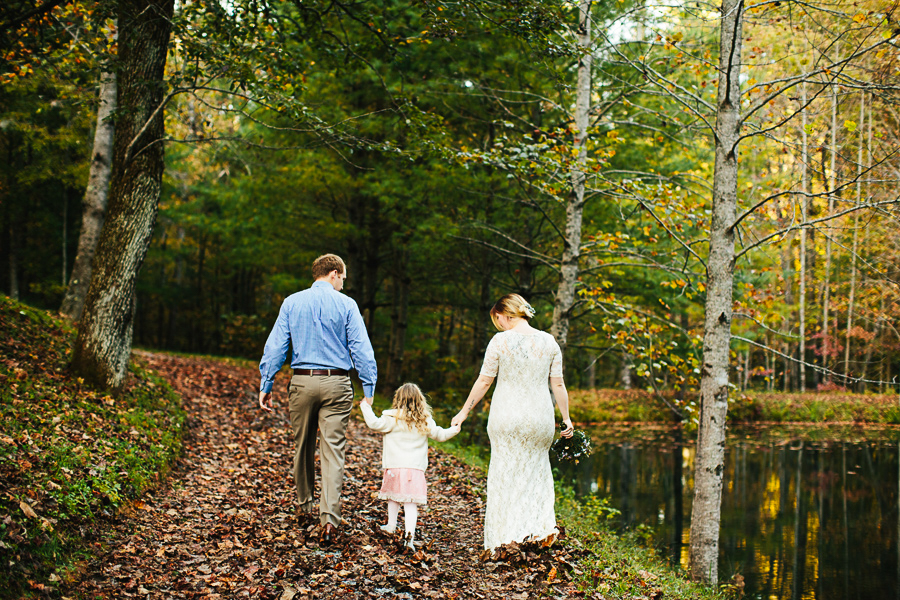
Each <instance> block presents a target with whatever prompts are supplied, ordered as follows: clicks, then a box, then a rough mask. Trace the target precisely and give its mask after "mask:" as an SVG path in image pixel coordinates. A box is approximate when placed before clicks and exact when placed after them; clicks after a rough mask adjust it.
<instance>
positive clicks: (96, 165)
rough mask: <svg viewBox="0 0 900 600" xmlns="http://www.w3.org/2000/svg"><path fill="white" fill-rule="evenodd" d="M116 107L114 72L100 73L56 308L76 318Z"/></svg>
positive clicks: (99, 215)
mask: <svg viewBox="0 0 900 600" xmlns="http://www.w3.org/2000/svg"><path fill="white" fill-rule="evenodd" d="M115 110H116V74H115V73H114V72H110V73H102V74H101V75H100V106H99V108H98V109H97V128H96V130H95V131H94V147H93V150H92V152H91V168H90V174H89V175H88V185H87V189H86V190H85V192H84V198H83V199H82V212H81V233H79V234H78V251H77V252H76V254H75V264H74V265H73V266H72V275H71V276H70V277H69V287H68V288H67V289H66V296H65V298H63V302H62V306H61V307H60V309H59V312H60V313H62V314H63V315H65V316H66V317H68V318H70V319H72V320H75V321H77V320H78V319H80V318H81V311H82V309H83V308H84V297H85V295H86V294H87V291H88V286H89V285H90V283H91V268H92V265H93V262H94V252H95V251H96V250H97V242H98V241H99V239H100V231H101V230H102V229H103V220H104V219H105V217H106V204H107V199H108V197H109V195H108V192H109V178H110V174H111V173H112V152H113V137H114V132H115V126H114V125H113V120H112V114H113V112H114V111H115Z"/></svg>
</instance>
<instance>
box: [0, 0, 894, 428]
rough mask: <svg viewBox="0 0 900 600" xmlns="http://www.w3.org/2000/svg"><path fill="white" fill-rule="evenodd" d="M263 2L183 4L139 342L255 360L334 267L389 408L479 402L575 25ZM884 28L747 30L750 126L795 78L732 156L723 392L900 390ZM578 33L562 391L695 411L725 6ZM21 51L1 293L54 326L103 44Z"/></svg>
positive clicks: (571, 12)
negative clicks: (480, 378) (645, 395)
mask: <svg viewBox="0 0 900 600" xmlns="http://www.w3.org/2000/svg"><path fill="white" fill-rule="evenodd" d="M57 4H59V3H57ZM254 6H257V5H256V4H254V3H242V2H236V3H233V4H231V3H225V4H222V5H215V6H213V7H212V8H210V7H209V6H199V5H197V4H196V3H192V2H183V3H179V4H178V6H177V7H176V11H175V12H176V22H175V23H174V26H173V27H174V29H173V37H172V40H171V42H170V48H169V54H168V59H167V67H166V77H167V82H166V85H167V90H168V93H169V96H168V97H167V98H168V101H169V103H168V105H167V107H166V112H165V115H166V116H165V120H166V121H165V130H166V143H165V175H164V181H163V188H162V193H161V196H160V200H159V216H158V219H157V222H156V227H155V231H154V233H153V241H152V245H151V247H150V250H149V252H148V254H147V256H146V259H145V260H144V263H143V266H142V268H141V270H140V275H139V279H138V283H137V292H136V298H135V302H136V304H135V306H136V308H135V316H134V342H135V344H136V345H139V346H142V347H148V348H161V349H169V350H177V351H181V352H190V353H204V354H216V355H228V356H242V357H247V358H251V359H255V358H258V356H259V355H260V354H261V350H262V346H263V343H264V340H265V337H266V335H267V333H268V330H269V328H270V326H271V324H272V323H273V322H274V319H275V316H276V315H277V311H278V308H279V306H280V303H281V301H282V300H283V299H284V298H285V297H286V296H287V295H289V294H291V293H293V292H294V291H297V290H299V289H303V288H305V287H307V286H308V285H309V284H310V283H311V281H310V276H309V265H310V263H311V262H312V259H313V258H315V257H316V256H317V255H319V254H321V253H324V252H335V253H337V254H339V255H341V256H343V257H344V258H345V259H346V261H347V263H348V268H349V278H348V280H347V286H346V293H348V294H349V295H350V296H351V297H353V298H354V299H355V300H356V301H357V302H358V303H359V306H360V308H361V310H362V311H363V314H364V317H365V319H366V323H367V325H368V327H369V330H370V332H371V337H372V340H373V343H374V345H375V350H376V356H377V357H378V361H379V371H380V377H379V384H380V386H381V389H382V391H388V390H389V389H390V388H392V387H393V386H395V385H396V384H397V383H399V382H401V381H403V380H408V379H409V380H414V381H417V382H420V383H421V384H422V385H423V387H424V388H426V389H427V390H430V391H432V392H433V391H437V390H444V391H448V390H454V389H462V388H465V387H467V386H468V385H469V384H470V382H471V381H472V380H473V378H474V376H475V374H476V372H477V369H478V367H479V365H480V361H481V358H482V355H483V350H484V348H485V346H486V344H487V341H488V340H489V339H490V336H491V335H492V331H493V328H492V326H491V323H490V320H489V318H488V309H489V308H490V306H491V305H492V304H493V302H494V301H495V300H496V298H497V297H499V296H500V295H502V294H504V293H507V292H517V293H520V294H522V295H524V296H525V297H526V298H528V299H530V300H531V302H532V303H533V304H534V305H535V307H536V308H537V310H538V315H537V317H536V319H535V323H536V325H537V326H538V327H540V328H542V329H549V328H550V326H551V321H552V318H553V317H552V312H553V303H554V297H555V294H556V291H557V285H558V281H559V272H560V260H561V256H562V253H563V248H564V246H565V231H564V230H565V223H566V210H567V199H568V198H569V197H570V195H571V186H570V185H569V181H568V173H569V171H570V169H571V168H572V162H573V160H574V156H575V154H576V152H575V151H573V135H574V132H575V131H576V128H575V125H574V117H573V112H574V103H575V100H574V98H575V80H576V74H575V63H576V62H577V60H576V59H577V51H576V50H573V45H574V42H573V40H574V38H575V34H574V33H573V31H574V28H575V26H576V24H577V10H576V9H577V6H575V5H574V4H572V3H564V2H556V3H546V2H543V3H542V2H537V3H535V2H522V3H517V2H510V3H499V4H494V3H486V2H485V3H443V2H412V3H406V2H391V1H381V2H365V3H352V2H348V3H331V4H325V3H323V4H317V3H312V4H310V3H307V4H304V3H302V2H297V3H290V2H287V3H271V4H270V5H264V4H259V5H258V6H259V7H263V6H269V8H267V9H265V10H262V9H260V10H257V11H256V12H254ZM893 9H894V6H893V3H890V2H883V1H860V2H853V3H850V2H841V3H830V4H828V3H825V4H821V5H815V6H813V5H806V4H800V3H790V2H785V3H779V2H774V3H771V2H762V3H759V5H758V6H755V7H754V6H752V5H750V6H748V7H746V22H745V23H744V34H743V47H744V51H743V64H742V66H741V76H740V77H741V90H742V94H743V95H742V100H741V102H742V106H744V107H747V108H749V107H751V106H753V105H754V103H758V100H759V99H760V98H764V97H766V94H768V93H769V90H770V89H771V88H772V86H773V85H774V86H776V87H777V83H775V84H773V83H765V84H763V83H758V82H773V81H774V82H777V81H787V80H788V79H789V78H791V77H794V76H795V75H796V74H797V73H807V75H806V76H805V79H804V81H805V83H803V84H802V86H800V85H796V86H795V87H793V88H791V89H788V90H786V91H785V93H784V94H781V95H778V96H775V97H773V98H772V99H771V100H770V101H767V102H763V103H762V105H763V108H762V109H761V110H760V111H759V112H757V113H755V114H754V117H755V118H758V120H757V121H754V122H753V124H752V125H750V126H748V127H749V128H750V129H751V130H752V131H754V132H756V133H759V135H758V136H757V137H755V138H750V139H748V140H746V141H744V142H743V143H742V144H743V145H742V146H741V149H740V152H739V158H738V160H739V162H740V179H739V186H738V190H739V194H738V205H739V212H741V211H744V210H746V211H747V215H746V218H744V219H743V220H742V221H741V223H740V227H739V229H738V248H737V252H738V253H739V255H740V256H739V258H738V260H737V262H736V265H735V287H734V311H735V321H734V326H733V333H734V334H735V335H736V336H737V339H736V340H735V341H734V342H732V346H731V348H732V352H731V363H732V364H731V368H732V372H733V373H734V374H735V375H734V376H733V377H732V384H733V385H734V386H736V387H737V388H740V389H745V388H759V389H766V390H770V391H774V390H785V391H790V390H799V389H801V388H803V389H816V388H818V389H823V390H824V389H833V388H835V387H849V388H852V389H855V390H857V391H864V390H872V389H878V390H879V391H888V390H889V389H890V387H891V384H889V382H892V380H893V379H894V376H895V374H896V373H897V372H898V370H900V332H898V331H897V329H896V326H895V322H896V316H897V311H898V304H897V299H898V290H897V285H896V280H897V269H898V263H897V259H898V250H900V249H898V235H897V215H896V204H895V201H896V196H897V186H896V180H897V178H898V174H900V172H898V161H897V155H896V154H897V149H898V147H900V144H898V137H897V136H898V131H900V127H898V125H900V123H898V113H897V110H898V105H897V100H898V98H897V95H896V83H897V68H898V49H897V47H896V44H895V43H894V42H893V39H895V38H893V36H894V35H895V24H894V21H893V20H892V14H893V13H892V11H893ZM591 10H592V14H593V28H594V30H593V31H594V39H593V41H592V51H591V53H592V55H593V67H592V87H591V109H590V129H589V139H588V141H587V161H588V162H587V166H588V168H587V169H586V172H587V179H586V192H585V203H584V213H583V226H582V242H581V245H580V259H579V271H578V283H577V296H576V301H575V305H574V307H573V308H572V310H571V312H570V316H571V320H570V323H569V338H568V348H567V351H566V378H567V384H568V385H569V386H570V387H572V388H593V387H625V388H630V387H642V388H648V389H655V390H658V391H660V392H661V393H662V392H666V391H668V392H669V394H670V395H672V394H674V396H675V397H676V400H675V402H676V403H681V404H682V406H681V408H682V409H686V410H687V411H688V412H690V411H691V410H692V408H691V402H690V400H689V398H690V397H691V395H692V392H694V391H695V390H696V388H697V385H698V380H699V373H700V369H699V366H700V365H699V359H698V357H699V354H700V347H701V340H702V335H703V318H704V302H705V281H706V266H705V264H704V263H703V262H701V260H700V259H701V258H702V257H704V256H705V254H706V252H707V249H706V248H707V235H708V233H707V230H708V229H709V227H710V214H711V211H710V206H709V196H710V189H711V186H712V182H713V177H714V172H713V171H714V160H713V142H712V136H711V134H710V131H709V129H708V128H706V127H705V123H704V121H707V122H712V121H714V120H715V114H714V112H710V111H707V109H706V108H704V106H703V102H704V99H705V101H706V102H708V103H710V104H711V103H713V100H714V98H715V93H716V85H717V74H716V68H715V56H716V55H717V54H718V47H717V33H716V28H717V26H718V22H719V21H718V13H717V11H718V9H717V7H714V6H711V5H706V4H704V3H695V2H684V3H681V2H672V3H665V4H662V5H650V4H647V3H643V2H633V1H632V0H626V1H608V2H594V3H593V4H592V8H591ZM10 18H11V17H10ZM29 27H30V29H29V28H22V29H19V30H18V33H17V34H16V35H11V36H9V37H8V39H7V41H6V42H4V48H3V52H4V56H3V60H2V63H0V66H2V70H3V75H2V80H0V204H2V208H0V252H2V254H3V255H5V256H4V258H3V263H4V267H5V268H3V269H2V270H0V289H2V290H3V291H4V292H5V293H6V294H8V295H9V296H11V297H13V298H15V299H22V300H23V301H26V302H28V303H29V304H32V305H35V306H39V307H44V308H55V307H58V306H59V305H60V303H61V302H62V299H63V295H64V293H65V291H66V287H67V285H68V284H69V283H70V278H71V272H72V267H73V262H74V260H75V255H76V250H77V243H78V234H79V226H80V223H81V217H82V210H81V201H82V197H83V195H84V190H85V186H86V180H87V173H88V167H89V162H90V159H91V142H90V140H91V139H92V136H93V132H94V128H95V127H96V111H97V105H98V100H97V89H98V82H99V81H100V74H101V73H102V72H104V71H108V70H110V69H114V68H115V37H114V36H115V33H116V26H115V21H114V14H113V12H112V11H111V10H110V8H109V7H107V6H105V5H104V4H103V3H89V2H71V3H62V4H61V5H60V6H59V7H58V10H55V11H53V12H48V13H46V14H45V15H43V16H41V18H40V21H39V22H38V23H37V24H34V23H32V24H31V25H29ZM872 44H880V45H878V46H877V47H876V48H874V49H873V50H872V51H871V52H866V53H859V49H860V48H867V47H870V46H871V45H872ZM854 53H856V54H854ZM851 56H852V57H853V62H852V64H851V63H849V62H848V63H846V64H842V65H841V66H840V67H838V68H835V67H834V66H833V64H834V63H835V62H836V61H840V60H842V59H843V58H848V59H849V57H851ZM823 65H824V66H823ZM828 65H832V67H830V68H829V67H828ZM820 66H821V67H822V68H818V67H820ZM575 137H577V136H575ZM801 238H802V239H801ZM804 363H805V365H804ZM685 391H687V392H688V394H687V398H688V399H687V400H686V399H685V395H684V392H685Z"/></svg>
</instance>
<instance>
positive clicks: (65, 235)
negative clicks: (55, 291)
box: [62, 190, 69, 285]
mask: <svg viewBox="0 0 900 600" xmlns="http://www.w3.org/2000/svg"><path fill="white" fill-rule="evenodd" d="M62 208H63V211H62V285H66V275H68V274H69V273H68V271H69V256H68V253H67V252H66V251H67V250H68V246H69V191H68V190H63V207H62Z"/></svg>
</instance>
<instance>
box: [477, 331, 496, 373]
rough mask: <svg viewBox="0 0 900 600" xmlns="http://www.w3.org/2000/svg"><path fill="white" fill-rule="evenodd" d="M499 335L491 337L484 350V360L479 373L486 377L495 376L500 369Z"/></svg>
mask: <svg viewBox="0 0 900 600" xmlns="http://www.w3.org/2000/svg"><path fill="white" fill-rule="evenodd" d="M498 337H500V336H499V335H495V336H494V337H492V338H491V341H490V343H489V344H488V347H487V350H485V352H484V362H483V363H482V364H481V374H482V375H486V376H488V377H496V376H497V371H499V370H500V341H499V340H498V339H497V338H498Z"/></svg>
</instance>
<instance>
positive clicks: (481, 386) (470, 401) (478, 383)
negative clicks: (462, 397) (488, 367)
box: [450, 375, 494, 426]
mask: <svg viewBox="0 0 900 600" xmlns="http://www.w3.org/2000/svg"><path fill="white" fill-rule="evenodd" d="M493 383H494V378H493V377H489V376H487V375H479V376H478V379H476V380H475V384H474V385H473V386H472V390H471V391H470V392H469V397H468V398H466V403H465V404H463V407H462V408H461V409H460V411H459V412H458V413H457V414H456V416H455V417H453V419H452V420H451V421H450V425H452V426H456V425H462V422H463V421H465V420H466V419H467V418H468V417H469V411H471V410H472V409H473V408H475V405H476V404H478V402H480V401H481V399H482V398H484V395H485V394H486V393H487V391H488V390H489V389H491V385H492V384H493Z"/></svg>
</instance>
